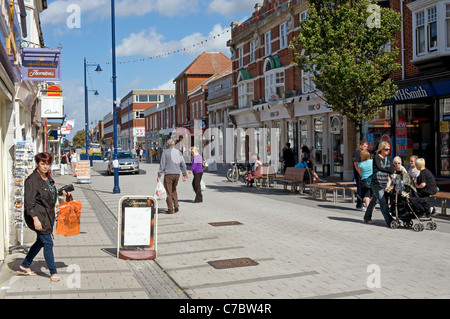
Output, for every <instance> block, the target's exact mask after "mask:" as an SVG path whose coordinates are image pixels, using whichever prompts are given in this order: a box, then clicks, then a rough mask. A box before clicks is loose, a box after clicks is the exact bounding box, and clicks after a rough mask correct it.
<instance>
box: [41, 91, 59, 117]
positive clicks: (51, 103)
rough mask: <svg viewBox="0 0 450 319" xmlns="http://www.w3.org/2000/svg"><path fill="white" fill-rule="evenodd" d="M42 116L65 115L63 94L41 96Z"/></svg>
mask: <svg viewBox="0 0 450 319" xmlns="http://www.w3.org/2000/svg"><path fill="white" fill-rule="evenodd" d="M41 116H42V117H43V118H61V117H64V111H63V97H62V96H43V97H41Z"/></svg>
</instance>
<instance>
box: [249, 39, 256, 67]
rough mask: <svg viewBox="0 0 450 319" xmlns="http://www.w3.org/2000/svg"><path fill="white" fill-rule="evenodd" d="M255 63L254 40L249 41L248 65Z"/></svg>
mask: <svg viewBox="0 0 450 319" xmlns="http://www.w3.org/2000/svg"><path fill="white" fill-rule="evenodd" d="M255 61H256V40H253V41H250V63H253V62H255Z"/></svg>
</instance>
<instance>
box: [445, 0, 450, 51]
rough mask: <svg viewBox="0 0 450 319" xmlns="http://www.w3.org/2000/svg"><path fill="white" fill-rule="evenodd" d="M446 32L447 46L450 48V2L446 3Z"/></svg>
mask: <svg viewBox="0 0 450 319" xmlns="http://www.w3.org/2000/svg"><path fill="white" fill-rule="evenodd" d="M445 17H446V19H445V24H446V32H447V48H450V4H447V5H446V16H445Z"/></svg>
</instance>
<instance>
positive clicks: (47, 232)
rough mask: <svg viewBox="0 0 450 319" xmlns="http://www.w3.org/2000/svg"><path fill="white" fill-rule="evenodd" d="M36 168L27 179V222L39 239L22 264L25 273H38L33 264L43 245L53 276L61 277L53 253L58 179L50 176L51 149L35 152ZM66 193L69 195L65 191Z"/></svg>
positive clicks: (52, 277) (54, 279)
mask: <svg viewBox="0 0 450 319" xmlns="http://www.w3.org/2000/svg"><path fill="white" fill-rule="evenodd" d="M34 159H35V162H36V169H35V170H34V171H33V173H32V174H31V175H30V176H28V178H27V179H26V180H25V196H24V199H25V201H24V202H25V211H24V216H25V222H26V223H27V225H28V227H29V228H30V229H32V230H34V231H35V232H36V234H37V239H36V242H35V243H34V244H33V246H31V248H30V250H29V252H28V254H27V256H26V257H25V259H24V260H23V262H22V264H21V265H20V269H21V271H22V273H23V274H25V275H27V276H35V275H36V273H35V272H33V271H31V269H30V266H31V263H32V262H33V259H34V257H36V255H37V254H38V253H39V251H40V250H41V249H42V248H44V258H45V261H46V262H47V266H48V268H49V270H50V280H51V281H54V282H56V281H60V280H61V279H60V278H59V276H58V273H57V270H56V265H55V258H54V255H53V238H52V233H53V224H54V222H55V205H56V198H57V190H56V187H55V181H54V180H53V179H52V178H51V177H50V175H49V170H50V166H51V164H52V162H53V156H52V154H50V153H47V152H44V153H39V154H37V155H36V156H35V158H34ZM63 195H66V196H68V195H70V193H67V192H65V191H63Z"/></svg>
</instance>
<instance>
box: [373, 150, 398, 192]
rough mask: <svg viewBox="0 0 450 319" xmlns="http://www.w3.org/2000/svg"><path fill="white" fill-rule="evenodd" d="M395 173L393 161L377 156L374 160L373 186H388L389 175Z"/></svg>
mask: <svg viewBox="0 0 450 319" xmlns="http://www.w3.org/2000/svg"><path fill="white" fill-rule="evenodd" d="M393 173H394V167H393V165H392V162H391V159H390V158H389V157H388V156H386V157H385V158H382V157H381V156H380V155H378V154H377V155H375V157H374V158H373V177H372V184H378V185H380V186H382V187H386V186H387V182H388V179H389V175H391V174H393Z"/></svg>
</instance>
